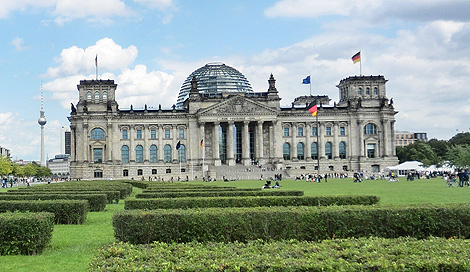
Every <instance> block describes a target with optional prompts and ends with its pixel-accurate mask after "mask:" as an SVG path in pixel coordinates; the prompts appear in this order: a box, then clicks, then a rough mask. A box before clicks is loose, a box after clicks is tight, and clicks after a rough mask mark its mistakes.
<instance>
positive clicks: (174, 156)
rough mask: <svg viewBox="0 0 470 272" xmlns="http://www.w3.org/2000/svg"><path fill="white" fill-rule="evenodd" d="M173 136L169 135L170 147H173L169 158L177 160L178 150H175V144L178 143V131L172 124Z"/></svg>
mask: <svg viewBox="0 0 470 272" xmlns="http://www.w3.org/2000/svg"><path fill="white" fill-rule="evenodd" d="M172 128H173V135H172V136H173V137H171V140H172V141H171V148H172V149H173V150H172V151H171V157H172V158H171V159H172V161H173V162H178V150H176V145H177V144H178V133H177V132H178V131H177V126H176V125H173V126H172ZM180 144H181V143H180Z"/></svg>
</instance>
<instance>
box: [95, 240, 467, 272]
mask: <svg viewBox="0 0 470 272" xmlns="http://www.w3.org/2000/svg"><path fill="white" fill-rule="evenodd" d="M469 248H470V241H468V240H460V239H443V238H431V239H429V240H416V239H413V238H398V239H384V238H360V239H344V240H343V239H334V240H324V241H322V242H320V243H316V242H305V241H304V242H298V241H292V240H291V241H276V242H263V241H260V240H257V241H250V242H248V243H246V244H245V243H240V242H234V243H228V244H227V243H214V242H210V243H196V242H191V243H183V244H178V243H173V244H166V243H153V244H150V245H132V244H127V243H115V244H112V245H109V246H106V247H105V248H103V249H100V250H99V252H98V253H97V254H96V256H95V257H94V258H93V260H92V262H91V263H90V264H89V271H93V272H95V271H273V272H276V271H283V272H291V271H468V270H469V267H470V261H469V259H468V256H469V252H468V249H469Z"/></svg>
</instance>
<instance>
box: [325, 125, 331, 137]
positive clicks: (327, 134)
mask: <svg viewBox="0 0 470 272" xmlns="http://www.w3.org/2000/svg"><path fill="white" fill-rule="evenodd" d="M326 136H331V127H326Z"/></svg>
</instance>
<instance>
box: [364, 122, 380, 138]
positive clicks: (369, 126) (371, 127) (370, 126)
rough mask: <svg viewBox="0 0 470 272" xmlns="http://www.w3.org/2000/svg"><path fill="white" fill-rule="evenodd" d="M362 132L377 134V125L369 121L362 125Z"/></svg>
mask: <svg viewBox="0 0 470 272" xmlns="http://www.w3.org/2000/svg"><path fill="white" fill-rule="evenodd" d="M364 134H366V135H372V134H377V126H376V125H374V124H372V123H369V124H367V125H365V126H364Z"/></svg>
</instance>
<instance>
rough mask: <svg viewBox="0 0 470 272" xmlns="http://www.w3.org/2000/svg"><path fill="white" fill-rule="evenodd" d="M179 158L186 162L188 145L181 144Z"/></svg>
mask: <svg viewBox="0 0 470 272" xmlns="http://www.w3.org/2000/svg"><path fill="white" fill-rule="evenodd" d="M178 160H179V161H180V162H186V146H184V145H180V148H178Z"/></svg>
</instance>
